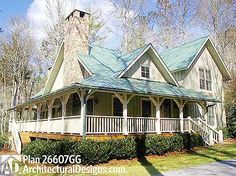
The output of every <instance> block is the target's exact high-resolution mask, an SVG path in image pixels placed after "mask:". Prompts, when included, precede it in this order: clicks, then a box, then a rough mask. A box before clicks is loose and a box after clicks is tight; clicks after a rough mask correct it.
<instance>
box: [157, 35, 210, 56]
mask: <svg viewBox="0 0 236 176" xmlns="http://www.w3.org/2000/svg"><path fill="white" fill-rule="evenodd" d="M203 38H206V39H208V38H209V36H208V35H207V36H204V37H200V38H197V39H195V40H192V41H189V42H186V43H182V44H181V45H178V46H174V47H173V48H169V49H167V50H165V51H162V52H161V53H160V55H161V54H163V53H165V52H168V51H170V50H173V49H176V48H179V47H181V46H184V45H187V44H190V43H193V42H196V41H198V40H200V39H203Z"/></svg>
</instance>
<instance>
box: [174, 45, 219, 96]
mask: <svg viewBox="0 0 236 176" xmlns="http://www.w3.org/2000/svg"><path fill="white" fill-rule="evenodd" d="M199 68H201V69H204V70H210V71H211V77H212V91H207V90H204V89H200V75H199ZM174 76H175V77H176V80H178V81H179V84H180V85H181V86H183V87H185V88H188V89H192V90H196V91H205V92H208V93H213V95H214V96H220V95H221V93H222V86H223V85H222V84H223V77H222V74H221V72H220V69H219V68H218V67H217V64H216V63H215V62H214V59H213V57H212V55H211V54H210V51H209V49H208V48H207V47H204V48H203V49H202V51H201V53H199V56H198V58H197V59H196V62H195V63H193V64H192V66H191V68H190V69H189V70H184V71H179V72H175V73H174Z"/></svg>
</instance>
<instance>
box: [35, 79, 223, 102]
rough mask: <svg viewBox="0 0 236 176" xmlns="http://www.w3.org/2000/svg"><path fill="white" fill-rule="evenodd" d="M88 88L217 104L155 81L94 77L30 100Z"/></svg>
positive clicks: (179, 88)
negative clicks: (74, 89)
mask: <svg viewBox="0 0 236 176" xmlns="http://www.w3.org/2000/svg"><path fill="white" fill-rule="evenodd" d="M76 87H77V88H88V89H90V88H91V89H95V90H107V91H118V92H126V93H131V92H132V93H136V94H142V95H147V94H148V95H157V96H165V97H177V98H185V99H189V100H199V101H201V100H206V101H212V102H219V100H218V99H216V98H214V97H212V96H209V95H207V94H205V93H203V92H196V91H194V90H190V89H186V88H183V87H177V86H173V85H171V84H168V83H162V82H157V81H150V80H140V79H133V78H116V77H113V78H112V77H109V76H99V75H94V76H91V77H89V78H87V79H85V80H83V81H82V82H81V83H76V84H72V85H71V86H66V87H64V88H62V89H58V90H56V91H53V92H51V93H48V94H46V95H42V93H41V95H40V94H38V95H37V96H34V98H31V100H37V99H40V98H43V97H46V96H50V95H54V94H57V93H61V92H63V91H66V90H70V89H71V88H76Z"/></svg>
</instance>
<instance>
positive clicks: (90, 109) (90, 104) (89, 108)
mask: <svg viewBox="0 0 236 176" xmlns="http://www.w3.org/2000/svg"><path fill="white" fill-rule="evenodd" d="M87 114H88V115H93V98H90V99H88V101H87Z"/></svg>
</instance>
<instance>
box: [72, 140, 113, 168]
mask: <svg viewBox="0 0 236 176" xmlns="http://www.w3.org/2000/svg"><path fill="white" fill-rule="evenodd" d="M75 153H76V155H81V161H82V164H97V163H103V162H107V161H108V160H109V155H110V146H109V143H108V142H100V141H94V140H84V141H82V142H81V143H80V144H79V145H78V146H77V149H76V151H75Z"/></svg>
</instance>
